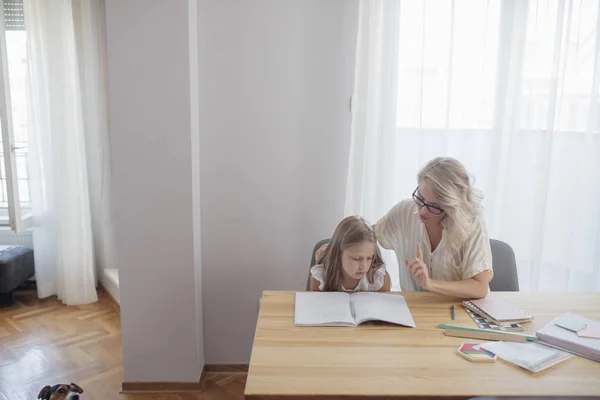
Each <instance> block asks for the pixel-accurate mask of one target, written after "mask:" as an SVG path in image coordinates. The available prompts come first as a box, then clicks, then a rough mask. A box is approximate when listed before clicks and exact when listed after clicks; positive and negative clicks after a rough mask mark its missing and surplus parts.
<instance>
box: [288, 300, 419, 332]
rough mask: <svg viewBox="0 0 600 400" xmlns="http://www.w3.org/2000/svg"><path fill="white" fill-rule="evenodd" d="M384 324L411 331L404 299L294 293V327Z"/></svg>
mask: <svg viewBox="0 0 600 400" xmlns="http://www.w3.org/2000/svg"><path fill="white" fill-rule="evenodd" d="M367 321H384V322H389V323H392V324H396V325H403V326H409V327H412V328H414V327H415V326H416V325H415V321H414V320H413V317H412V315H411V314H410V310H409V309H408V305H407V304H406V300H405V299H404V297H403V296H399V295H395V294H385V293H371V292H357V293H352V294H348V293H342V292H307V293H296V310H295V315H294V325H295V326H357V325H360V324H362V323H364V322H367Z"/></svg>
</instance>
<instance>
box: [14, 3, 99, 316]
mask: <svg viewBox="0 0 600 400" xmlns="http://www.w3.org/2000/svg"><path fill="white" fill-rule="evenodd" d="M102 12H103V7H101V3H100V2H99V1H93V0H80V1H79V0H78V1H70V0H46V1H37V0H25V1H24V14H25V28H26V34H27V44H28V60H29V73H30V75H29V81H30V101H29V103H30V104H31V107H30V117H31V126H32V129H31V132H30V156H29V163H30V165H29V169H30V177H31V192H32V193H31V194H32V207H33V214H34V225H35V227H34V232H33V242H34V252H35V269H36V280H37V285H38V295H39V296H40V297H47V296H50V295H53V294H57V295H58V297H59V298H60V299H61V300H62V301H63V302H64V303H66V304H84V303H90V302H94V301H96V300H97V295H96V269H95V254H94V235H93V234H94V232H93V228H92V213H91V209H92V205H91V204H92V203H93V202H94V201H92V199H91V195H90V193H94V194H96V193H98V192H101V190H100V191H98V190H94V189H95V186H98V185H100V186H102V184H103V183H102V180H101V177H102V176H103V171H102V165H103V160H102V158H103V154H102V151H103V146H102V145H101V144H102V143H101V138H103V137H106V107H105V106H106V97H105V92H104V90H105V89H104V88H105V82H104V79H105V76H104V73H103V70H102V68H101V66H102V60H101V57H102V55H103V51H102V49H103V46H104V42H103V30H102V29H101V28H102V18H103V17H102ZM94 147H95V148H94ZM90 179H91V180H92V181H90ZM95 203H102V201H101V200H95Z"/></svg>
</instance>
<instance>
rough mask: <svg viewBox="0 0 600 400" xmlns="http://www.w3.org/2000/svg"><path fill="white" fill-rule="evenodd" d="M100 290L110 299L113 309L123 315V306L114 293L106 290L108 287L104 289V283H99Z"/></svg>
mask: <svg viewBox="0 0 600 400" xmlns="http://www.w3.org/2000/svg"><path fill="white" fill-rule="evenodd" d="M98 288H100V289H102V290H103V291H104V292H105V293H106V296H107V297H108V299H109V300H110V302H111V304H112V306H113V309H114V310H115V311H116V312H117V313H119V315H120V314H121V305H120V304H119V302H118V301H117V300H116V299H115V298H114V297H113V295H112V293H111V292H110V291H109V290H107V289H106V287H104V285H103V284H102V282H98Z"/></svg>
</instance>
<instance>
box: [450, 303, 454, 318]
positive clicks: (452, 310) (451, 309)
mask: <svg viewBox="0 0 600 400" xmlns="http://www.w3.org/2000/svg"><path fill="white" fill-rule="evenodd" d="M450 314H451V315H452V320H453V321H454V305H452V307H451V308H450Z"/></svg>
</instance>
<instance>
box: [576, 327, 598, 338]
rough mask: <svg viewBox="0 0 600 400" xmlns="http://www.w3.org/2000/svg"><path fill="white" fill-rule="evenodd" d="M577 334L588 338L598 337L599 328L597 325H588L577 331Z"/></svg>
mask: <svg viewBox="0 0 600 400" xmlns="http://www.w3.org/2000/svg"><path fill="white" fill-rule="evenodd" d="M577 336H579V337H582V338H589V339H600V328H599V327H597V326H588V327H586V328H584V329H582V330H580V331H579V332H577Z"/></svg>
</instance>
